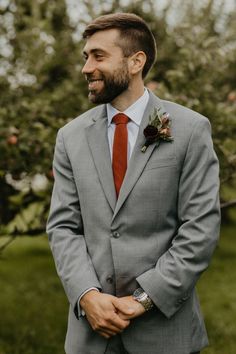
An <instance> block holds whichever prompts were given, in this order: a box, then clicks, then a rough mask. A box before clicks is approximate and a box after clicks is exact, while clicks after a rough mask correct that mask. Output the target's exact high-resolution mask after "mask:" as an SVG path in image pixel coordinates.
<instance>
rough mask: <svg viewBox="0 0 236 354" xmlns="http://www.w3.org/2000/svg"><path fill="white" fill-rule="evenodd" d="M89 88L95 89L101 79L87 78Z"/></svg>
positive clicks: (99, 84)
mask: <svg viewBox="0 0 236 354" xmlns="http://www.w3.org/2000/svg"><path fill="white" fill-rule="evenodd" d="M87 81H88V88H89V90H95V89H97V88H99V87H100V86H101V82H103V79H87Z"/></svg>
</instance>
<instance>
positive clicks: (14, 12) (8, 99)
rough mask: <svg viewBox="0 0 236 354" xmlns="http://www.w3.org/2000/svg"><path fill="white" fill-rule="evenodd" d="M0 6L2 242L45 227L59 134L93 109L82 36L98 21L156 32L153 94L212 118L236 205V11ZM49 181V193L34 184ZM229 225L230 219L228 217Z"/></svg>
mask: <svg viewBox="0 0 236 354" xmlns="http://www.w3.org/2000/svg"><path fill="white" fill-rule="evenodd" d="M78 3H80V6H81V8H82V9H83V11H82V12H81V14H80V16H79V17H78V19H77V21H73V19H72V18H70V17H69V16H68V11H67V7H66V4H65V1H64V0H51V1H44V0H40V1H39V0H37V1H32V2H31V1H30V0H18V1H13V0H12V1H11V0H8V1H0V153H1V159H0V197H1V201H0V223H1V229H0V233H1V234H21V233H22V234H23V233H26V232H27V233H28V234H32V235H34V234H38V233H39V232H40V231H42V230H44V228H45V220H46V217H47V213H48V208H49V202H50V194H51V188H52V183H53V176H52V168H51V164H52V156H53V148H54V142H55V136H56V132H57V130H58V129H59V128H60V127H61V126H62V125H64V124H65V123H66V122H68V121H69V120H71V119H73V118H74V117H76V116H77V115H79V114H80V113H82V112H83V111H85V110H86V109H88V108H89V102H88V99H87V88H86V84H85V81H84V79H83V77H82V75H81V68H82V65H83V62H82V57H81V50H82V46H83V42H82V40H81V36H80V33H81V30H82V29H83V28H84V26H85V24H86V23H87V22H89V20H90V19H91V18H93V17H95V16H97V15H98V14H100V13H106V12H114V11H130V12H134V13H136V14H138V15H141V16H142V17H144V18H145V20H146V21H147V22H148V23H149V25H150V27H151V29H152V31H153V33H154V35H155V37H156V40H157V46H158V58H157V63H156V65H155V66H154V68H153V70H152V72H151V73H150V75H149V77H148V78H147V80H146V85H147V86H148V87H150V89H152V90H154V91H155V93H156V94H157V95H158V96H160V97H161V98H164V99H168V100H172V101H175V102H178V103H180V104H183V105H186V106H188V107H190V108H192V109H194V110H197V111H199V112H200V113H202V114H204V115H205V116H207V117H208V118H209V119H210V121H211V123H212V128H213V138H214V143H215V148H216V151H217V154H218V156H219V158H220V163H221V181H222V188H221V200H222V205H223V206H225V207H226V206H227V205H228V204H227V203H228V202H229V201H230V200H232V201H233V203H232V204H233V205H234V204H235V199H236V195H235V184H236V183H235V172H236V141H235V138H234V137H235V133H236V119H235V117H236V80H235V76H236V65H235V58H236V40H235V38H236V36H235V34H236V21H235V20H236V8H234V10H232V11H231V12H230V13H225V11H224V1H222V3H221V4H219V1H217V2H216V1H213V0H207V1H201V2H198V3H197V4H196V2H194V0H185V1H181V6H179V4H180V3H179V4H178V1H175V2H173V1H166V6H165V7H164V8H163V7H160V6H159V5H158V0H156V1H152V0H147V1H145V2H143V1H130V2H129V4H128V5H127V6H124V5H123V3H122V1H116V0H113V1H100V0H96V1H95V2H93V3H91V2H89V1H78ZM39 177H40V178H41V179H40V180H41V182H42V181H43V183H41V185H37V183H35V181H36V179H38V178H39ZM223 215H224V217H225V218H228V217H230V213H228V212H227V213H226V212H224V213H223Z"/></svg>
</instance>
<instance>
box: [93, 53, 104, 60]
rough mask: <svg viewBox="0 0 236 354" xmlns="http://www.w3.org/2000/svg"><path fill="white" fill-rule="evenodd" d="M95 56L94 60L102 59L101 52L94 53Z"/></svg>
mask: <svg viewBox="0 0 236 354" xmlns="http://www.w3.org/2000/svg"><path fill="white" fill-rule="evenodd" d="M95 58H96V60H102V59H103V55H102V54H96V55H95Z"/></svg>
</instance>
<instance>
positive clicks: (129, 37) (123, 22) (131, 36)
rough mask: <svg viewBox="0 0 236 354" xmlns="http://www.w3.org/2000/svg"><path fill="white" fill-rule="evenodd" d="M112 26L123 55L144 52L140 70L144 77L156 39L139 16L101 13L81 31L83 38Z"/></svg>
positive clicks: (151, 63)
mask: <svg viewBox="0 0 236 354" xmlns="http://www.w3.org/2000/svg"><path fill="white" fill-rule="evenodd" d="M112 28H115V29H118V30H119V31H120V38H119V41H118V43H117V44H118V45H119V46H120V47H121V49H122V51H123V54H124V56H125V57H128V56H130V55H132V54H135V53H136V52H138V51H143V52H144V53H145V54H146V56H147V60H146V63H145V65H144V68H143V72H142V77H143V78H144V77H145V76H146V75H147V73H148V72H149V70H150V69H151V67H152V65H153V64H154V62H155V59H156V41H155V38H154V36H153V34H152V32H151V30H150V29H149V27H148V25H147V24H146V22H145V21H144V20H143V19H142V18H141V17H139V16H137V15H135V14H132V13H115V14H109V15H103V16H99V17H98V18H96V19H95V20H94V21H92V22H91V23H90V24H88V25H87V27H86V28H85V30H84V32H83V38H84V39H86V38H89V37H90V36H92V35H93V34H94V33H95V32H98V31H104V30H107V29H112Z"/></svg>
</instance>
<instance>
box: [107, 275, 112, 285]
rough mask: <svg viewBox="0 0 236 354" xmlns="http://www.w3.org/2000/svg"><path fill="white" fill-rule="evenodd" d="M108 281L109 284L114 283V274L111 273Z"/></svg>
mask: <svg viewBox="0 0 236 354" xmlns="http://www.w3.org/2000/svg"><path fill="white" fill-rule="evenodd" d="M106 281H107V283H108V284H112V283H113V277H112V275H109V277H107V279H106Z"/></svg>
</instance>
